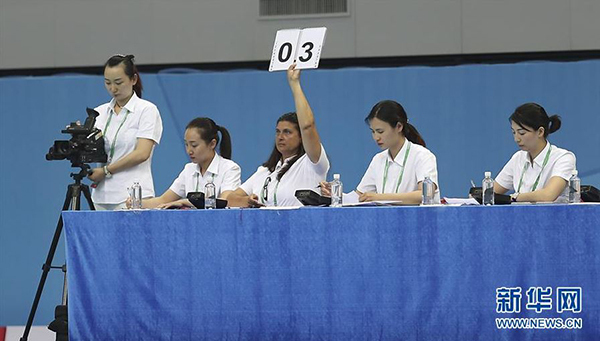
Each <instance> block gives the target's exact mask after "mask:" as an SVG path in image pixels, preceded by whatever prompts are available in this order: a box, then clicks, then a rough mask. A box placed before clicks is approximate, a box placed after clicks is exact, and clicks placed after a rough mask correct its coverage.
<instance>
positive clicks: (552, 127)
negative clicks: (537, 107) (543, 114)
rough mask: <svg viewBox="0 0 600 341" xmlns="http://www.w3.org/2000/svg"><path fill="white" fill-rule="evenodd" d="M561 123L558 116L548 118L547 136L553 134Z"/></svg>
mask: <svg viewBox="0 0 600 341" xmlns="http://www.w3.org/2000/svg"><path fill="white" fill-rule="evenodd" d="M560 125H561V121H560V116H558V115H552V116H550V126H549V127H548V134H552V133H553V132H555V131H557V130H558V129H560Z"/></svg>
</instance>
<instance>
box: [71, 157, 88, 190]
mask: <svg viewBox="0 0 600 341" xmlns="http://www.w3.org/2000/svg"><path fill="white" fill-rule="evenodd" d="M71 167H73V168H77V167H79V168H81V170H80V171H79V173H71V174H70V176H71V177H72V178H73V179H74V180H75V183H76V184H77V185H79V184H81V180H83V178H85V177H87V176H88V175H90V173H91V168H92V167H91V166H90V165H88V164H87V163H79V162H73V163H71Z"/></svg>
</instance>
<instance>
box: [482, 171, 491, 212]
mask: <svg viewBox="0 0 600 341" xmlns="http://www.w3.org/2000/svg"><path fill="white" fill-rule="evenodd" d="M484 174H485V178H483V181H482V182H481V197H482V199H481V204H482V205H493V204H494V180H493V179H492V172H485V173H484Z"/></svg>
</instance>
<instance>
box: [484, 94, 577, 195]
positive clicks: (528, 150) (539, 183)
mask: <svg viewBox="0 0 600 341" xmlns="http://www.w3.org/2000/svg"><path fill="white" fill-rule="evenodd" d="M509 120H510V124H511V130H512V133H513V137H514V140H515V142H516V143H517V146H519V148H520V149H521V150H520V151H518V152H516V153H515V154H514V155H513V156H512V158H511V159H510V160H509V161H508V163H507V164H506V165H505V166H504V168H503V169H502V171H501V172H500V174H498V176H497V177H496V179H495V180H496V181H495V182H494V192H496V193H500V194H504V193H506V192H508V191H514V193H513V194H512V195H511V197H512V200H513V201H528V202H540V201H546V202H548V201H561V202H563V201H565V202H566V201H567V198H568V186H567V184H568V182H569V178H570V177H571V173H572V172H573V170H575V169H576V167H575V161H576V160H575V154H573V153H572V152H570V151H568V150H565V149H562V148H558V147H557V146H555V145H551V144H550V142H548V140H547V137H548V134H552V133H553V132H555V131H557V130H558V129H559V128H560V125H561V121H560V117H559V116H557V115H552V116H550V117H548V114H546V110H544V108H543V107H542V106H541V105H539V104H536V103H525V104H523V105H521V106H519V107H518V108H517V109H516V110H515V112H514V113H513V114H512V115H511V116H510V119H509Z"/></svg>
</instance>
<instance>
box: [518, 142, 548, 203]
mask: <svg viewBox="0 0 600 341" xmlns="http://www.w3.org/2000/svg"><path fill="white" fill-rule="evenodd" d="M551 150H552V145H550V147H549V148H548V151H547V152H546V157H545V158H544V163H542V169H541V170H540V174H538V176H537V179H535V183H534V184H533V186H532V187H531V192H533V191H535V189H536V188H537V185H538V182H539V181H540V177H541V176H542V172H543V171H544V167H546V164H547V163H548V159H549V158H550V151H551ZM528 165H529V162H525V165H524V166H523V172H521V179H520V180H519V188H517V193H521V185H522V184H523V176H524V175H525V171H526V170H527V166H528ZM532 167H533V164H532Z"/></svg>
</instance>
